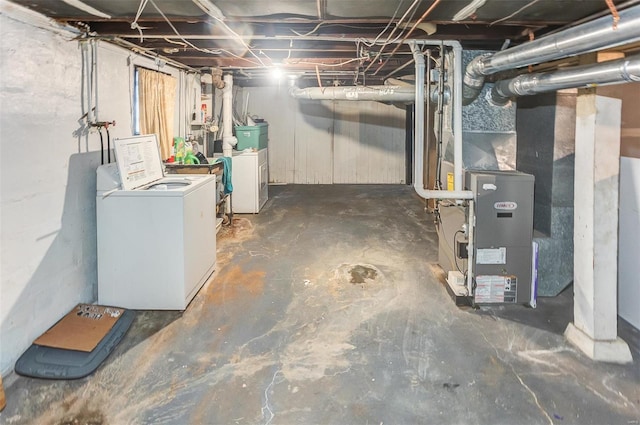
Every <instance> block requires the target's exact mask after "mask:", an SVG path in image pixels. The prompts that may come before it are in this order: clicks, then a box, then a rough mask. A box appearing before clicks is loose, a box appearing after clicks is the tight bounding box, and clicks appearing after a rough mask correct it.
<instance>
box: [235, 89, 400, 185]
mask: <svg viewBox="0 0 640 425" xmlns="http://www.w3.org/2000/svg"><path fill="white" fill-rule="evenodd" d="M244 93H249V107H248V111H249V114H251V115H259V116H260V117H262V118H264V119H266V121H267V122H268V123H269V181H271V182H276V183H302V184H332V183H395V184H399V183H405V179H406V174H405V169H406V167H405V111H404V110H403V109H399V108H396V107H394V106H390V105H385V104H382V103H379V102H349V101H316V100H297V99H294V98H292V97H291V96H289V94H288V90H287V88H286V87H276V86H273V87H260V88H254V87H252V88H245V89H244ZM245 96H246V95H245Z"/></svg>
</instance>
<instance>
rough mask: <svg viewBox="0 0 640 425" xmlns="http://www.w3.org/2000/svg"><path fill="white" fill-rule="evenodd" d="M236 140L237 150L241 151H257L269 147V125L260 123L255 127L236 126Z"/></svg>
mask: <svg viewBox="0 0 640 425" xmlns="http://www.w3.org/2000/svg"><path fill="white" fill-rule="evenodd" d="M235 130H236V138H237V139H238V144H237V145H236V149H237V150H239V151H242V150H245V149H248V148H255V149H257V150H260V149H264V148H266V147H267V142H268V141H269V134H268V133H269V124H267V123H260V124H257V125H253V126H236V127H235Z"/></svg>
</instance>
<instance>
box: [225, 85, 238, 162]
mask: <svg viewBox="0 0 640 425" xmlns="http://www.w3.org/2000/svg"><path fill="white" fill-rule="evenodd" d="M222 125H223V134H222V154H223V156H228V157H230V156H232V154H233V147H234V146H235V145H236V144H237V143H238V139H236V138H235V137H234V136H233V76H232V75H231V74H226V75H225V76H224V88H223V89H222Z"/></svg>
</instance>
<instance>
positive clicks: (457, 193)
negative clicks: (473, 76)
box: [411, 42, 473, 199]
mask: <svg viewBox="0 0 640 425" xmlns="http://www.w3.org/2000/svg"><path fill="white" fill-rule="evenodd" d="M448 45H451V46H453V54H454V65H453V71H454V74H455V75H454V77H453V81H454V90H453V91H454V93H453V117H452V118H453V136H454V142H453V146H454V156H453V157H454V190H452V191H449V190H427V189H425V188H424V180H423V174H424V101H425V99H424V83H425V80H424V73H425V62H424V56H423V54H422V51H421V50H420V49H419V48H418V47H417V45H416V43H411V50H412V53H413V58H414V60H415V64H416V90H415V116H414V135H413V145H414V155H413V158H414V161H415V166H414V169H413V188H414V189H415V191H416V193H417V194H418V195H420V196H421V197H422V198H425V199H472V198H473V192H471V191H470V190H462V95H461V91H462V46H461V45H460V43H457V42H448ZM441 56H442V58H441V60H444V54H443V53H441Z"/></svg>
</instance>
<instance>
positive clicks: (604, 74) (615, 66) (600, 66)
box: [491, 54, 640, 106]
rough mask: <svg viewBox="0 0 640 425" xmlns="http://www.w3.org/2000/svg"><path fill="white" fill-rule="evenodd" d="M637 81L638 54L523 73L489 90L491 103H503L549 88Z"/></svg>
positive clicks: (638, 70) (638, 71)
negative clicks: (570, 66) (558, 68)
mask: <svg viewBox="0 0 640 425" xmlns="http://www.w3.org/2000/svg"><path fill="white" fill-rule="evenodd" d="M631 81H640V54H636V55H633V56H629V57H627V58H624V59H619V60H614V61H608V62H602V63H595V64H590V65H583V66H576V67H573V68H567V69H560V70H558V71H551V72H541V73H537V74H523V75H519V76H517V77H515V78H512V79H510V80H502V81H498V82H496V84H495V86H494V87H493V91H492V92H491V100H492V102H493V103H494V104H496V105H499V106H503V105H506V104H507V103H508V102H509V98H512V97H516V96H527V95H532V94H537V93H545V92H549V91H555V90H561V89H569V88H578V87H590V86H597V85H607V84H615V83H624V82H631Z"/></svg>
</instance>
